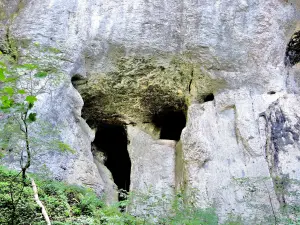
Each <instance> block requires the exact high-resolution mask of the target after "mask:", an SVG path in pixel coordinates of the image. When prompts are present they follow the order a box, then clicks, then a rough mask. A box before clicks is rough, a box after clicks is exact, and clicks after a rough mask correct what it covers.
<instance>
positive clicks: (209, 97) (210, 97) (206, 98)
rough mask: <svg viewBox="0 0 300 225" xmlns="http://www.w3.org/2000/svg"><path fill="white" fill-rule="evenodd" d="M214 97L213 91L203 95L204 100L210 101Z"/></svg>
mask: <svg viewBox="0 0 300 225" xmlns="http://www.w3.org/2000/svg"><path fill="white" fill-rule="evenodd" d="M214 99H215V96H214V94H213V93H209V94H207V95H204V96H203V101H204V102H210V101H213V100H214Z"/></svg>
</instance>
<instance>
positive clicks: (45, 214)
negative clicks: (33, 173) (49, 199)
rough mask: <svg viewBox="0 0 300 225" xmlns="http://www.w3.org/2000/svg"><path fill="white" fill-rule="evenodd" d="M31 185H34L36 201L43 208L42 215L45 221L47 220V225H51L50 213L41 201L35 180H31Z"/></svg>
mask: <svg viewBox="0 0 300 225" xmlns="http://www.w3.org/2000/svg"><path fill="white" fill-rule="evenodd" d="M31 184H32V189H33V193H34V199H35V201H36V203H37V204H38V205H39V206H40V207H41V209H42V214H43V216H44V219H45V221H46V223H47V225H51V222H50V219H49V216H48V213H47V211H46V208H45V206H44V205H43V203H42V202H41V201H40V199H39V195H38V190H37V187H36V184H35V182H34V179H33V178H31Z"/></svg>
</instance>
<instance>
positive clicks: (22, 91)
mask: <svg viewBox="0 0 300 225" xmlns="http://www.w3.org/2000/svg"><path fill="white" fill-rule="evenodd" d="M18 93H19V94H21V95H24V94H26V91H25V90H23V89H21V90H18Z"/></svg>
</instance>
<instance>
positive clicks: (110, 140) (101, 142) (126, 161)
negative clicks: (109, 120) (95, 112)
mask: <svg viewBox="0 0 300 225" xmlns="http://www.w3.org/2000/svg"><path fill="white" fill-rule="evenodd" d="M94 144H95V146H96V147H97V149H98V150H99V151H102V152H103V153H104V154H105V156H106V161H105V163H104V165H105V166H106V167H107V168H108V169H109V170H110V172H111V173H112V176H113V179H114V182H115V184H116V185H117V186H118V189H123V190H126V191H129V186H130V170H131V161H130V157H129V154H128V151H127V144H128V139H127V131H126V127H125V126H123V125H111V124H99V125H98V127H97V132H96V137H95V141H94ZM119 200H122V197H121V196H119Z"/></svg>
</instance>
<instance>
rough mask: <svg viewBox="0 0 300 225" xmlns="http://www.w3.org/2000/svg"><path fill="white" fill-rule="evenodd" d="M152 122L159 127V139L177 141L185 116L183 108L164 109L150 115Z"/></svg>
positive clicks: (184, 123) (184, 122)
mask: <svg viewBox="0 0 300 225" xmlns="http://www.w3.org/2000/svg"><path fill="white" fill-rule="evenodd" d="M152 123H153V124H154V125H155V126H156V127H158V128H159V129H160V139H167V140H174V141H179V140H180V135H181V131H182V129H183V128H184V127H185V125H186V116H185V113H184V111H183V110H172V109H164V110H162V111H161V112H160V113H156V114H154V115H153V116H152Z"/></svg>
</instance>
